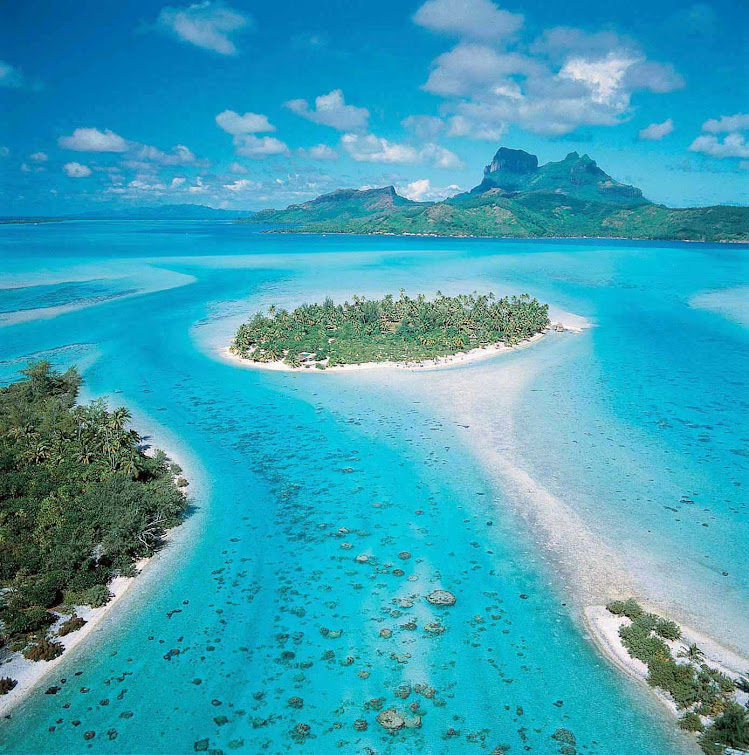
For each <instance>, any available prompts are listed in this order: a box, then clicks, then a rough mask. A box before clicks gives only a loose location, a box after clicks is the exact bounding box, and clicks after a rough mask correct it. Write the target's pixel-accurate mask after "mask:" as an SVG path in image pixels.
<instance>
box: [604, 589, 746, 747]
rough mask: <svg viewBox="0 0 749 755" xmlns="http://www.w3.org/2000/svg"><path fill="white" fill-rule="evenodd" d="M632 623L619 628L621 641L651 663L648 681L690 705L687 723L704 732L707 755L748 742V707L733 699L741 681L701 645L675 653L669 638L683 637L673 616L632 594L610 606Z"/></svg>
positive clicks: (633, 654) (684, 719)
mask: <svg viewBox="0 0 749 755" xmlns="http://www.w3.org/2000/svg"><path fill="white" fill-rule="evenodd" d="M607 608H608V610H609V612H610V613H613V614H614V615H615V616H625V617H626V618H628V619H629V620H630V622H631V623H629V624H625V625H623V626H622V627H621V628H620V629H619V637H620V638H621V641H622V644H623V645H624V647H625V649H626V650H627V652H628V653H629V655H630V656H631V657H632V658H637V659H639V660H640V661H642V662H643V663H645V664H646V665H647V667H648V684H650V685H651V686H652V687H657V688H659V689H662V690H664V691H665V692H667V693H668V694H669V695H670V696H671V697H672V699H673V700H674V702H675V703H676V705H677V707H678V708H679V709H680V710H683V711H685V713H684V715H683V717H682V718H681V719H680V721H679V725H680V726H681V728H682V729H685V730H687V731H693V732H702V733H701V734H700V737H699V740H698V741H699V743H700V746H701V747H702V750H703V751H704V752H705V753H706V755H722V753H724V752H725V749H726V747H738V748H743V747H746V746H749V713H747V711H746V710H745V709H744V708H743V707H742V706H741V705H738V704H737V703H736V702H735V701H734V699H733V698H734V693H735V691H736V686H737V685H736V682H734V680H733V679H731V678H730V677H728V676H726V675H725V674H724V673H722V672H721V671H718V670H717V669H715V668H712V667H710V666H709V665H708V664H706V663H705V662H704V656H703V655H702V651H700V649H699V648H698V647H697V645H694V644H691V645H688V646H686V647H685V648H684V649H683V650H682V651H681V652H679V653H678V654H677V658H679V659H683V660H682V661H681V662H679V661H678V660H677V658H674V656H673V654H672V652H671V647H670V646H669V645H668V644H667V643H666V642H665V640H669V641H672V642H673V641H676V640H678V639H680V638H681V629H680V628H679V626H678V625H677V624H675V623H674V622H672V621H667V620H665V619H662V618H661V617H660V616H656V615H655V614H653V613H647V612H645V611H644V610H643V609H642V608H641V607H640V605H639V604H638V603H637V602H636V601H635V600H633V599H632V598H630V599H629V600H626V601H614V602H613V603H610V604H609V605H608V606H607Z"/></svg>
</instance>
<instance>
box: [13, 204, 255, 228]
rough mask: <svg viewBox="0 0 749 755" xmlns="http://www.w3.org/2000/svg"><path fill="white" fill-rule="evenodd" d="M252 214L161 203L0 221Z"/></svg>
mask: <svg viewBox="0 0 749 755" xmlns="http://www.w3.org/2000/svg"><path fill="white" fill-rule="evenodd" d="M252 214H253V213H252V212H251V211H250V210H224V209H221V208H216V207H207V206H206V205H202V204H162V205H152V206H149V207H123V208H115V209H111V208H105V209H100V210H90V211H89V212H79V213H76V214H74V215H61V216H59V217H38V218H35V217H0V225H3V224H5V225H9V224H18V223H26V224H28V223H32V224H33V223H54V222H61V221H64V220H238V219H242V218H247V217H250V216H251V215H252Z"/></svg>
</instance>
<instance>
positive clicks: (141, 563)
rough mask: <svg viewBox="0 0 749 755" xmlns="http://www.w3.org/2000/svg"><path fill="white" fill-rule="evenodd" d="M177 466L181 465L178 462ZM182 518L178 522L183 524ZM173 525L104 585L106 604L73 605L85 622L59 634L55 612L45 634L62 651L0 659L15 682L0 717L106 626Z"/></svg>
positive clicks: (169, 539)
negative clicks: (130, 571)
mask: <svg viewBox="0 0 749 755" xmlns="http://www.w3.org/2000/svg"><path fill="white" fill-rule="evenodd" d="M153 450H155V448H154V447H149V449H148V450H147V451H146V453H147V454H148V453H149V451H151V452H152V451H153ZM169 458H170V459H172V460H176V459H177V457H176V456H174V455H173V454H172V455H170V456H169ZM179 463H180V466H182V467H183V468H184V465H183V464H182V463H181V458H180V462H179ZM180 476H184V473H180V475H175V476H174V477H175V481H176V479H177V477H180ZM181 490H182V494H183V495H184V496H185V497H186V496H187V491H186V490H184V488H182V489H181ZM183 525H184V522H182V524H181V525H180V526H183ZM176 529H177V528H176V527H174V528H172V529H170V530H168V531H167V532H166V535H165V536H164V543H163V545H162V547H161V548H159V550H157V551H156V552H155V553H153V554H152V555H151V556H146V557H144V558H141V559H139V560H138V561H137V562H136V563H135V569H136V572H137V574H136V575H135V576H134V577H122V576H119V577H115V578H114V579H113V580H112V581H111V582H110V583H109V585H108V588H109V592H110V594H111V596H112V597H111V598H110V599H109V601H108V602H107V604H106V605H103V606H100V607H99V608H91V607H90V606H75V609H74V612H73V613H74V614H75V615H76V616H79V617H80V618H82V619H84V620H85V622H86V623H85V624H84V625H83V626H82V627H81V628H80V629H77V630H76V631H74V632H71V633H70V634H67V635H65V636H64V637H59V636H57V635H56V634H55V632H56V630H57V629H58V628H59V626H60V624H61V623H62V622H63V621H65V620H66V619H68V618H69V617H70V615H71V614H67V613H66V614H59V619H58V620H57V621H56V622H55V623H54V624H53V625H52V626H51V627H50V628H49V630H48V636H49V637H50V638H51V639H53V640H54V641H55V642H59V643H60V644H61V645H62V646H63V647H64V648H65V650H64V652H63V653H62V654H61V655H59V656H57V658H53V659H52V660H51V661H30V660H28V659H26V658H24V656H23V655H22V653H21V651H16V652H13V653H11V654H10V656H9V657H7V658H6V659H4V660H2V661H0V677H10V678H11V679H13V680H14V681H16V682H17V684H16V686H15V687H13V689H12V690H11V691H10V692H8V693H7V694H5V695H2V696H0V717H3V718H6V717H9V714H10V713H11V711H13V710H15V709H16V708H18V707H19V706H20V705H22V704H23V703H24V702H25V701H26V700H27V699H28V697H29V696H30V695H31V694H32V693H33V692H35V691H36V690H37V688H38V687H40V686H41V684H42V682H43V681H44V680H45V679H46V678H47V677H48V676H49V675H50V674H51V673H52V672H53V671H55V669H57V668H58V667H59V666H60V665H61V664H62V663H64V662H65V661H67V660H68V658H69V657H70V655H69V654H70V653H72V651H73V650H75V649H76V648H78V647H79V646H80V645H82V644H83V643H84V641H85V640H86V639H87V638H88V637H89V636H90V635H91V634H93V633H94V631H95V630H97V629H98V630H100V631H101V630H103V629H104V627H105V626H106V623H107V621H106V620H107V619H111V617H112V611H113V609H114V607H115V606H117V605H118V604H120V603H121V602H122V599H123V598H124V597H125V596H126V595H131V594H133V593H134V592H135V590H133V587H138V586H142V585H144V584H145V580H144V579H143V575H144V573H145V572H147V571H151V570H152V569H153V567H154V566H155V564H156V563H157V561H158V560H159V556H160V555H162V554H163V553H164V552H165V551H166V549H167V548H169V547H173V546H174V543H173V539H174V538H173V536H172V535H173V533H174V532H175V530H176Z"/></svg>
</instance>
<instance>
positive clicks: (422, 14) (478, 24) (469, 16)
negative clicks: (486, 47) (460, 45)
mask: <svg viewBox="0 0 749 755" xmlns="http://www.w3.org/2000/svg"><path fill="white" fill-rule="evenodd" d="M413 20H414V21H415V22H416V23H417V24H418V25H419V26H423V27H424V28H426V29H429V30H430V31H434V32H439V33H441V34H452V35H455V36H459V37H469V38H474V39H491V40H495V41H497V40H500V39H502V38H503V37H508V36H510V35H512V34H514V33H515V32H516V31H517V30H518V29H519V28H520V27H521V26H522V25H523V15H522V14H520V13H510V12H509V11H506V10H502V9H500V8H498V7H497V6H496V5H495V4H494V3H493V2H491V0H427V2H425V3H424V4H423V5H422V6H421V7H420V8H419V9H418V10H417V11H416V13H415V15H414V17H413Z"/></svg>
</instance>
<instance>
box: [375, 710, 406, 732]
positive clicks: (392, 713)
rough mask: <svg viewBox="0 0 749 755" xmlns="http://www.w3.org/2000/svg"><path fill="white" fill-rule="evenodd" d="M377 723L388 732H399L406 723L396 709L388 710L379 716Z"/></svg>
mask: <svg viewBox="0 0 749 755" xmlns="http://www.w3.org/2000/svg"><path fill="white" fill-rule="evenodd" d="M377 723H378V724H380V726H382V728H383V729H387V730H388V731H397V730H398V729H402V728H403V727H404V726H405V725H406V722H405V720H404V719H403V717H402V716H401V715H399V713H398V712H397V711H396V710H395V708H388V709H387V710H383V711H381V712H380V713H378V714H377Z"/></svg>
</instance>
